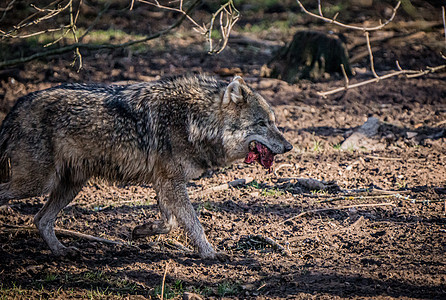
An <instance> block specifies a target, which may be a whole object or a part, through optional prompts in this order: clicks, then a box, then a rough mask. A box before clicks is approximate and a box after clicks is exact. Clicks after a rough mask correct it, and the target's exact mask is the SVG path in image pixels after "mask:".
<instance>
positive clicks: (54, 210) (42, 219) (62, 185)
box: [34, 170, 86, 256]
mask: <svg viewBox="0 0 446 300" xmlns="http://www.w3.org/2000/svg"><path fill="white" fill-rule="evenodd" d="M69 172H70V171H69V170H66V171H65V175H64V176H62V177H61V178H60V180H59V181H58V182H57V183H56V184H55V186H54V187H53V189H52V191H51V193H50V195H49V199H48V201H47V202H46V203H45V205H44V206H43V207H42V209H41V210H40V211H39V212H38V213H37V214H36V215H35V217H34V224H35V225H36V226H37V228H38V229H39V232H40V235H41V236H42V238H43V239H44V240H45V242H46V243H47V244H48V246H49V248H50V249H51V251H52V252H53V254H54V255H56V256H66V255H75V254H77V252H78V250H77V249H76V248H75V247H68V248H67V247H65V246H64V245H62V243H61V242H60V241H59V240H58V239H57V237H56V234H55V233H54V222H55V220H56V217H57V215H58V213H59V212H60V211H61V210H62V209H63V208H64V207H65V206H67V205H68V204H69V203H70V202H71V201H72V200H73V199H74V198H75V197H76V195H77V194H78V193H79V191H80V190H81V189H82V186H83V185H84V183H85V181H86V180H77V181H74V180H72V178H73V177H74V176H73V174H70V173H69Z"/></svg>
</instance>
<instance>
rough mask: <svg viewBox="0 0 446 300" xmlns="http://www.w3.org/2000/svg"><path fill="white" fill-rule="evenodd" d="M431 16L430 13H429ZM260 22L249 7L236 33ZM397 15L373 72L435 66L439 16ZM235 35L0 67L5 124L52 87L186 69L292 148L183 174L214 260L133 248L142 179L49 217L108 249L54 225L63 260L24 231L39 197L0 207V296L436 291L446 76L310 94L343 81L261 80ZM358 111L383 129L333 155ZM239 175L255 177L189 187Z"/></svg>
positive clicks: (260, 50)
mask: <svg viewBox="0 0 446 300" xmlns="http://www.w3.org/2000/svg"><path fill="white" fill-rule="evenodd" d="M414 3H416V1H415V2H414ZM421 3H422V2H421ZM389 7H390V6H389ZM429 9H431V10H430V12H431V13H430V14H429V13H427V15H429V16H430V17H431V18H433V17H434V14H433V12H434V11H437V10H436V9H434V8H432V7H429ZM277 11H279V12H277ZM363 11H367V10H366V9H364V10H363ZM426 11H428V12H429V10H428V9H426ZM263 14H264V15H262V16H261V17H263V18H265V19H267V18H269V19H271V20H275V19H276V20H281V19H283V18H286V15H287V13H286V12H280V9H279V10H276V9H271V11H270V12H264V13H263ZM437 15H439V14H437ZM437 15H435V17H437ZM126 16H127V19H126ZM250 18H251V19H250ZM258 18H259V17H258V16H257V18H256V17H255V15H253V16H248V18H247V19H245V20H244V21H243V22H245V23H241V24H240V26H242V25H243V24H245V25H246V24H248V23H249V22H251V21H252V22H254V21H255V20H257V21H258ZM426 18H427V17H426ZM147 20H148V22H150V21H151V20H152V19H150V18H147ZM159 20H160V19H159V18H158V19H155V18H153V20H152V21H151V22H155V23H156V21H158V22H159ZM407 20H408V17H407V16H406V15H405V14H404V13H403V14H402V16H397V18H396V19H395V21H394V25H393V27H391V28H390V29H388V30H385V31H383V32H382V33H381V34H382V35H385V34H388V35H389V36H390V35H392V36H395V38H394V39H389V40H386V39H384V40H381V41H380V42H376V44H374V47H376V50H375V51H374V53H375V63H376V65H375V68H376V70H377V72H378V73H381V74H384V73H385V72H388V71H389V70H391V69H393V67H392V66H393V65H394V61H395V59H396V58H398V59H399V61H400V64H401V66H403V68H408V69H409V68H413V69H419V68H422V67H425V66H435V65H440V64H444V60H443V59H442V58H441V56H440V55H439V51H440V50H442V49H441V47H444V40H442V39H443V27H442V25H441V21H440V23H439V24H440V26H437V25H435V26H432V27H430V28H429V30H425V31H423V30H422V28H423V27H422V26H421V27H420V26H414V25H413V24H412V23H410V22H408V21H407ZM119 21H120V23H119V24H120V25H119V26H123V28H125V26H129V27H132V26H136V25H135V24H133V22H134V20H132V19H131V14H124V16H121V18H120V19H119ZM427 21H432V20H429V19H427ZM311 22H314V20H312V19H309V18H306V17H302V18H300V19H298V20H297V21H296V27H297V26H303V25H305V24H306V25H307V26H313V27H312V29H320V30H325V31H327V30H332V29H333V27H332V26H327V27H324V26H323V25H320V24H319V23H318V24H319V25H317V26H316V25H311V24H312V23H311ZM121 23H122V24H121ZM314 23H316V22H314ZM314 23H313V24H314ZM156 24H158V23H156ZM142 27H143V26H142ZM155 27H156V26H155V25H154V26H153V27H150V26H147V28H155ZM241 28H242V27H238V28H236V29H235V33H236V35H238V37H240V36H242V37H249V38H250V39H257V40H262V39H263V40H265V39H266V40H269V41H273V42H276V43H277V44H280V43H283V42H284V41H286V40H287V39H288V40H290V39H291V37H292V34H291V33H290V34H274V32H273V33H271V31H268V30H264V31H260V32H257V33H249V32H243V31H242V30H241ZM420 28H421V29H420ZM140 30H141V31H142V32H143V31H144V30H145V29H144V28H141V29H140ZM337 30H339V28H337ZM417 32H418V35H414V34H415V33H417ZM419 32H421V34H419ZM342 33H343V34H344V36H345V37H346V39H347V42H348V45H349V48H350V56H351V57H354V56H355V55H360V54H361V53H363V52H364V51H366V48H365V45H364V44H362V45H361V42H363V41H362V39H363V37H362V36H361V34H358V33H355V32H350V31H343V32H342ZM379 35H380V34H379V33H376V36H379ZM401 36H402V37H401ZM407 36H411V38H410V39H405V38H404V37H407ZM240 40H241V39H240V38H238V39H234V40H233V41H230V42H229V45H228V48H227V49H226V50H225V51H224V52H222V53H221V54H219V55H214V56H210V55H208V54H206V53H205V51H203V47H204V46H203V43H204V41H203V40H201V38H200V36H196V35H193V34H192V33H191V29H190V27H188V25H184V26H183V27H181V28H180V29H179V30H178V31H177V33H174V34H173V35H170V36H166V37H163V38H161V39H157V40H154V41H152V42H150V43H148V44H147V45H148V47H147V48H146V49H145V50H144V51H141V52H137V53H136V52H132V50H129V49H127V50H114V51H110V50H101V51H95V52H88V51H84V53H83V59H84V62H83V63H84V68H83V69H82V70H81V71H80V72H76V70H75V69H73V68H72V67H70V66H69V62H70V59H71V54H67V55H65V56H60V57H51V58H48V59H47V60H46V61H34V62H31V63H28V64H26V65H24V66H18V67H14V68H11V69H8V70H1V71H0V76H1V77H0V110H1V112H2V118H3V117H4V115H5V114H6V113H7V112H8V111H9V109H10V108H11V107H12V105H13V104H14V102H15V101H16V100H17V98H18V97H20V96H22V95H25V94H27V93H29V92H32V91H35V90H40V89H44V88H48V87H50V86H54V85H57V84H60V83H62V82H106V83H128V82H135V81H148V80H153V79H156V78H159V77H160V76H165V75H179V74H185V73H206V74H211V75H213V76H216V77H219V78H221V79H224V80H230V78H231V77H232V76H233V75H235V74H240V75H242V76H243V77H244V79H245V81H246V82H247V83H248V84H249V85H250V86H251V87H253V88H254V89H256V90H257V91H259V92H260V93H261V94H262V95H263V96H264V97H265V98H266V99H268V100H269V101H270V103H271V104H272V105H273V108H274V110H275V113H276V118H277V122H278V125H279V127H280V129H281V130H283V132H284V134H285V136H286V138H287V139H288V140H289V141H290V142H291V143H292V144H293V146H294V149H293V150H292V151H291V152H289V153H287V154H286V155H281V156H280V155H278V156H276V158H275V163H274V165H273V172H271V173H269V172H267V171H266V170H265V169H263V168H262V167H261V166H260V165H259V164H252V165H247V164H244V163H243V162H240V163H237V164H234V165H232V166H229V167H227V168H223V169H220V170H213V171H209V172H207V173H206V174H204V175H203V176H202V177H200V178H199V179H197V180H193V181H191V182H190V184H189V191H190V192H191V194H192V195H194V196H191V200H192V203H193V205H194V207H195V208H196V210H197V212H198V215H199V218H200V221H201V223H202V224H203V226H204V228H205V231H206V234H207V237H208V239H209V241H211V243H212V244H213V245H214V246H215V248H216V249H218V250H219V251H225V252H227V253H228V254H229V255H230V258H231V260H230V261H228V262H224V263H222V262H218V261H205V260H202V259H200V258H199V257H198V256H197V255H196V254H194V253H191V252H189V251H188V250H187V249H186V248H190V247H191V246H190V244H189V242H188V238H187V236H185V235H184V233H183V232H182V231H181V230H178V231H175V232H173V233H170V234H169V235H167V236H157V237H153V238H146V239H143V240H137V241H132V242H130V233H131V231H132V229H133V228H134V227H135V226H136V225H140V224H142V223H144V222H147V221H149V220H153V219H155V218H157V217H158V211H157V208H156V199H155V194H154V192H153V190H152V189H151V188H150V186H127V185H123V186H120V185H110V184H108V183H104V182H102V181H100V180H96V181H92V182H91V183H89V184H88V185H87V186H86V187H85V188H84V189H83V191H82V192H81V193H80V194H79V195H78V197H77V198H76V199H75V200H74V201H73V203H71V204H70V206H69V207H67V208H66V209H65V210H64V211H63V212H62V213H61V214H60V215H59V218H58V219H57V221H56V227H57V228H63V229H69V230H72V231H76V232H81V233H85V234H89V235H92V236H96V237H102V238H106V239H109V240H113V241H118V242H120V244H108V243H102V242H93V241H89V240H86V239H84V238H77V237H73V236H70V235H66V234H60V235H59V237H60V238H61V240H62V242H63V243H64V244H66V245H71V246H75V247H77V248H78V249H79V250H80V251H81V254H80V255H79V256H77V257H73V258H56V257H54V256H53V255H52V254H51V252H50V251H49V249H48V247H47V246H46V245H45V243H44V242H43V240H42V239H41V238H40V236H39V235H38V234H37V232H36V231H35V230H34V229H33V228H34V227H33V223H32V218H33V216H34V214H36V213H37V211H38V210H39V209H40V207H41V206H42V204H43V203H44V201H45V197H44V196H42V197H38V198H30V199H26V200H24V201H12V202H10V203H9V205H8V206H3V207H1V210H0V226H1V227H2V229H1V232H0V245H1V247H0V282H1V284H0V285H1V288H0V295H1V296H2V298H6V299H9V298H15V299H29V298H61V299H65V298H131V299H158V298H159V297H160V295H161V290H162V287H163V282H164V292H165V293H164V299H165V298H175V299H180V298H181V297H183V294H184V293H185V292H190V293H194V294H196V295H199V296H200V297H202V298H205V299H217V298H243V299H285V298H287V299H344V298H348V299H445V297H446V217H445V213H446V147H445V145H446V144H445V141H446V140H445V139H446V122H445V120H446V100H445V97H446V84H445V80H446V73H445V72H437V73H433V74H429V75H427V76H423V77H418V78H404V77H393V78H390V79H387V80H382V81H380V82H378V83H375V84H370V85H366V86H363V87H360V88H358V89H352V90H349V91H348V92H346V93H341V94H335V95H332V96H329V97H327V98H322V97H320V96H318V95H317V93H316V92H317V91H324V90H328V89H330V88H333V87H338V86H343V84H344V83H343V80H342V76H340V75H331V77H330V78H328V79H327V80H325V81H323V82H317V83H312V82H310V81H301V82H299V83H298V84H295V85H290V84H288V83H286V82H283V81H281V80H277V79H268V78H262V77H260V70H261V67H262V65H263V64H265V63H267V61H268V60H269V59H270V57H271V51H272V50H271V49H270V48H268V47H267V46H265V45H264V46H261V47H260V46H258V45H246V43H241V42H240ZM352 45H353V46H352ZM354 45H356V46H354ZM443 50H444V49H443ZM353 69H354V70H355V71H356V72H357V75H356V77H355V79H352V82H354V81H362V80H365V79H368V78H371V76H372V75H371V73H370V72H367V70H369V66H368V56H364V57H363V58H362V59H361V58H360V59H358V60H357V61H356V62H355V63H353ZM371 116H373V117H377V118H378V119H379V120H380V121H381V122H382V125H381V126H380V129H379V132H378V133H377V134H376V135H375V136H373V137H372V138H371V139H370V140H369V141H368V143H369V145H370V147H369V148H364V147H363V148H362V149H361V150H352V149H350V150H345V151H342V150H340V146H339V145H340V144H341V143H342V142H343V141H344V140H345V139H346V138H347V137H348V136H350V135H351V134H352V133H353V132H354V131H355V130H356V129H357V128H358V127H359V126H361V125H362V124H363V123H364V122H365V121H366V120H367V119H368V118H369V117H371ZM242 178H252V179H253V181H250V183H248V184H242V185H239V186H237V187H233V188H227V189H223V190H220V191H217V192H212V193H204V195H202V196H199V195H200V192H202V191H206V190H207V189H209V188H211V187H214V186H219V185H221V184H223V183H227V182H229V181H233V180H236V179H242ZM299 178H312V179H317V180H320V181H325V182H327V183H330V184H331V188H329V189H327V190H317V189H313V188H308V187H306V186H304V185H302V184H301V183H299V180H298V179H299ZM195 195H198V196H195ZM364 204H369V205H368V206H365V205H364ZM163 276H165V280H164V279H163Z"/></svg>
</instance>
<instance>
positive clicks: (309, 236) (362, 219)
mask: <svg viewBox="0 0 446 300" xmlns="http://www.w3.org/2000/svg"><path fill="white" fill-rule="evenodd" d="M362 223H364V217H363V216H361V217H359V219H358V220H356V221H355V222H354V223H353V224H352V225H350V226H348V227H344V228H340V229H335V230H330V231H326V232H317V233H312V234H306V235H299V236H296V237H292V238H289V239H288V242H297V241H300V240H305V239H308V238H314V237H316V236H318V235H320V234H324V235H334V234H338V233H343V232H349V231H351V230H352V229H357V228H358V227H360V226H361V225H362ZM291 252H296V251H293V249H292V250H291Z"/></svg>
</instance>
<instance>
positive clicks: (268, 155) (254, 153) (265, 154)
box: [245, 141, 275, 169]
mask: <svg viewBox="0 0 446 300" xmlns="http://www.w3.org/2000/svg"><path fill="white" fill-rule="evenodd" d="M274 155H275V154H274V153H273V152H272V151H271V150H269V149H268V147H266V146H265V145H263V144H262V143H260V142H256V141H252V142H251V143H249V152H248V154H247V155H246V158H245V163H247V164H250V163H253V162H255V161H257V162H258V163H259V164H261V165H262V166H263V167H264V168H265V169H270V168H271V166H272V165H273V162H274Z"/></svg>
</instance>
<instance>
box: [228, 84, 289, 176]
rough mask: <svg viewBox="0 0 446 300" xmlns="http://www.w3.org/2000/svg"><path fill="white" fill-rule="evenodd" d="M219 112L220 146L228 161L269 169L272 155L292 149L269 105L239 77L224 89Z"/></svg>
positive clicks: (272, 158)
mask: <svg viewBox="0 0 446 300" xmlns="http://www.w3.org/2000/svg"><path fill="white" fill-rule="evenodd" d="M221 109H222V112H223V120H224V124H225V129H224V133H223V145H224V148H225V153H226V156H227V159H228V161H231V162H232V161H234V160H237V159H241V158H245V162H246V163H252V162H254V161H257V162H259V163H260V164H261V165H262V166H263V167H265V168H267V169H269V168H270V167H271V166H272V164H273V161H274V155H276V154H282V153H285V152H288V151H290V150H291V149H293V146H292V145H291V144H290V143H289V142H288V141H287V140H286V139H285V138H284V136H283V135H282V133H281V132H280V131H279V129H277V126H276V118H275V116H274V112H273V110H272V109H271V107H270V106H269V104H268V103H267V102H266V101H265V99H263V97H262V96H260V95H259V94H258V93H256V92H254V91H253V90H251V89H250V88H249V87H248V86H247V85H246V83H245V82H244V81H243V79H242V78H241V77H239V76H237V77H235V78H234V79H233V81H232V82H231V83H230V84H229V85H228V86H227V87H226V88H225V90H224V93H223V94H222V100H221Z"/></svg>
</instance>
